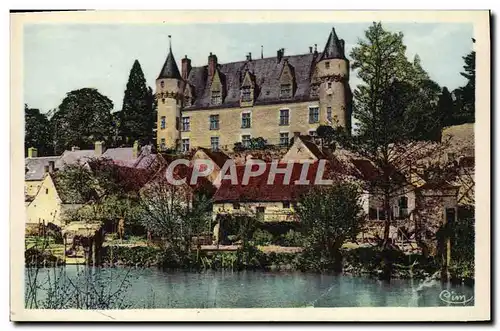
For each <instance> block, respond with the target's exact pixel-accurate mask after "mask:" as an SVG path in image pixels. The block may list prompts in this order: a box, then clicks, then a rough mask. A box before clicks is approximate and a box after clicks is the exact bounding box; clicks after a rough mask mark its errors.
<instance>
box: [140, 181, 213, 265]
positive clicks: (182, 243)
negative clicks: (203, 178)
mask: <svg viewBox="0 0 500 331" xmlns="http://www.w3.org/2000/svg"><path fill="white" fill-rule="evenodd" d="M209 204H210V199H208V198H207V197H206V196H204V195H197V194H196V193H195V192H194V191H192V188H191V187H189V186H187V185H172V184H170V183H168V182H167V180H166V179H161V180H156V181H152V182H150V183H148V185H147V186H146V187H145V188H144V189H143V190H142V191H141V196H140V212H139V218H140V222H141V223H142V225H143V226H144V227H145V228H146V229H147V230H148V231H150V232H152V233H154V234H155V235H156V236H159V237H161V238H162V239H163V240H165V242H166V243H167V245H168V248H171V249H172V250H173V251H174V252H175V253H176V255H177V256H178V257H182V256H185V254H187V253H189V251H190V248H191V238H192V236H193V235H195V234H200V233H202V232H203V231H206V229H207V228H208V227H207V223H208V220H209V218H210V215H209V212H207V209H208V208H207V206H209Z"/></svg>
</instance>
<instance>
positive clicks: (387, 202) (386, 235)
mask: <svg viewBox="0 0 500 331" xmlns="http://www.w3.org/2000/svg"><path fill="white" fill-rule="evenodd" d="M384 213H385V220H384V241H383V247H384V249H385V248H386V247H388V246H389V234H390V229H391V206H390V195H389V193H384Z"/></svg>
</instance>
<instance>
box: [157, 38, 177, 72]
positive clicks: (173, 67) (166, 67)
mask: <svg viewBox="0 0 500 331" xmlns="http://www.w3.org/2000/svg"><path fill="white" fill-rule="evenodd" d="M169 37H170V36H169ZM161 78H175V79H181V74H180V72H179V68H178V67H177V63H175V58H174V54H172V47H170V48H169V50H168V55H167V59H166V60H165V63H164V64H163V67H162V68H161V71H160V74H159V75H158V79H161Z"/></svg>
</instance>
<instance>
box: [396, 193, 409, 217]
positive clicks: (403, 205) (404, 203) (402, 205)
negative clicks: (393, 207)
mask: <svg viewBox="0 0 500 331" xmlns="http://www.w3.org/2000/svg"><path fill="white" fill-rule="evenodd" d="M398 207H399V208H398V209H399V215H398V216H399V218H405V217H408V197H400V198H399V200H398Z"/></svg>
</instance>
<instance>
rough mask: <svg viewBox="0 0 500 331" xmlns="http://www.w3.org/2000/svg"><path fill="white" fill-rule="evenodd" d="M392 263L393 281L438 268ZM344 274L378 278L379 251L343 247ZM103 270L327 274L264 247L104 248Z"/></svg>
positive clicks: (405, 258) (412, 258)
mask: <svg viewBox="0 0 500 331" xmlns="http://www.w3.org/2000/svg"><path fill="white" fill-rule="evenodd" d="M390 254H391V261H392V262H393V269H392V278H415V279H424V278H427V277H429V276H431V275H433V274H434V273H436V271H438V270H439V268H440V266H439V263H438V261H437V260H436V259H434V258H425V257H424V256H422V255H420V254H405V253H403V252H401V251H391V252H390ZM342 256H343V273H345V274H349V275H355V276H368V277H374V278H376V277H378V276H379V275H380V273H381V272H382V269H383V256H382V251H380V250H379V249H378V248H377V247H355V248H352V247H349V246H348V247H345V248H343V250H342ZM103 263H104V265H105V266H135V267H153V266H155V267H162V268H176V269H177V268H180V269H187V270H233V271H240V270H265V271H292V270H297V271H304V272H305V271H313V272H328V264H327V262H326V261H324V264H323V265H321V262H320V263H319V264H318V263H317V262H316V263H312V262H311V261H310V260H308V259H307V258H306V257H305V256H304V255H303V254H302V253H301V252H292V253H291V252H266V248H265V247H256V246H252V245H248V246H247V247H246V248H244V249H243V248H240V249H238V250H236V251H231V252H224V251H215V252H206V251H199V252H197V251H191V253H188V254H184V255H181V254H176V253H175V252H173V251H168V250H163V249H161V248H159V247H144V246H136V247H123V246H121V247H120V246H107V247H105V248H104V253H103ZM450 272H451V277H452V280H453V281H454V282H459V283H460V282H465V283H472V282H473V279H474V272H473V268H472V269H471V266H465V265H463V264H457V265H454V266H453V267H452V268H450Z"/></svg>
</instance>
